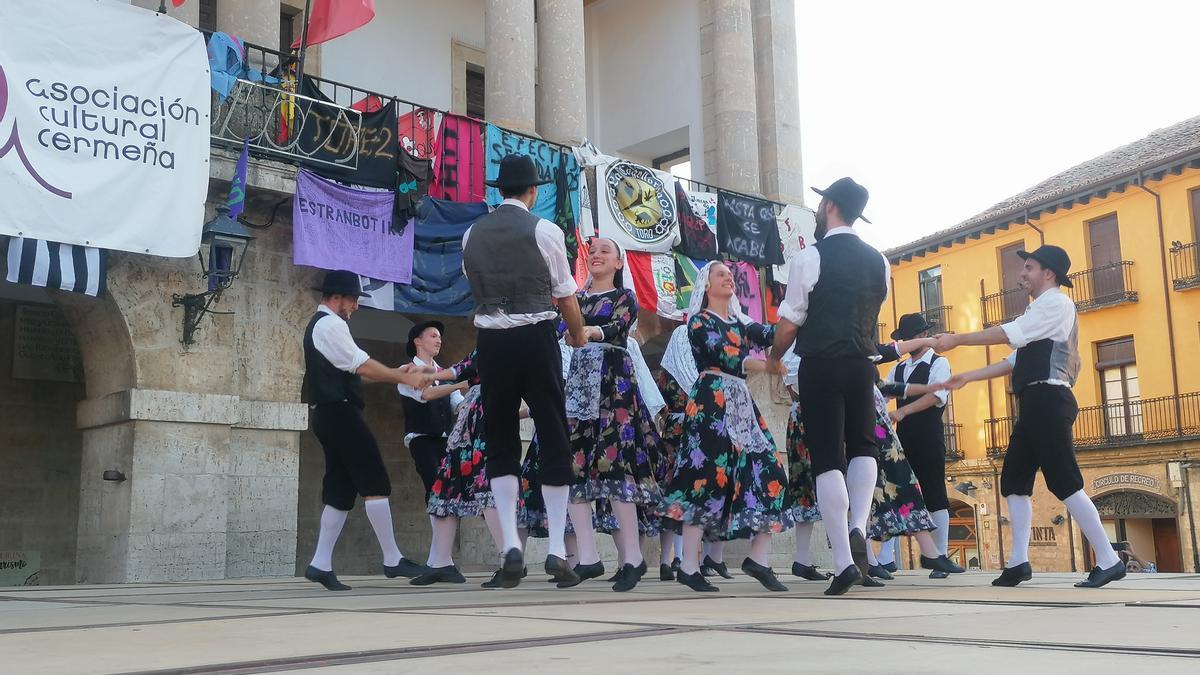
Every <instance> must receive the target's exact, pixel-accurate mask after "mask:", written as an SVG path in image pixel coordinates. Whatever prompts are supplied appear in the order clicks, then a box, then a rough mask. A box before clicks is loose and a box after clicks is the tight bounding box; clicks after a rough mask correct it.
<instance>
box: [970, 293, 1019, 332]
mask: <svg viewBox="0 0 1200 675" xmlns="http://www.w3.org/2000/svg"><path fill="white" fill-rule="evenodd" d="M979 304H980V305H982V308H983V327H984V328H991V327H992V326H999V325H1000V324H1002V323H1007V322H1009V321H1012V320H1013V319H1015V318H1017V317H1018V316H1021V315H1022V314H1024V313H1025V308H1026V307H1028V306H1029V291H1027V290H1025V289H1024V288H1010V289H1008V290H1007V291H1000V292H999V293H992V294H991V295H985V296H983V297H981V298H979Z"/></svg>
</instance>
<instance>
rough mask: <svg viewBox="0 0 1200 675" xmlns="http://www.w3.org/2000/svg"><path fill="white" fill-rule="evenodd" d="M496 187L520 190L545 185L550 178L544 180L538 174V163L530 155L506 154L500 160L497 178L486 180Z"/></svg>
mask: <svg viewBox="0 0 1200 675" xmlns="http://www.w3.org/2000/svg"><path fill="white" fill-rule="evenodd" d="M484 182H485V183H487V184H488V185H490V186H491V187H494V188H504V189H507V190H519V189H521V188H527V187H530V186H533V185H545V184H546V183H549V182H550V180H549V179H546V180H542V177H541V176H539V175H538V169H537V164H535V163H534V161H533V158H532V157H530V156H529V155H516V154H513V155H505V156H504V157H503V158H502V159H501V160H500V173H499V174H497V175H496V179H495V180H489V181H484Z"/></svg>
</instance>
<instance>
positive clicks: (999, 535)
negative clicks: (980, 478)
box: [992, 462, 1007, 567]
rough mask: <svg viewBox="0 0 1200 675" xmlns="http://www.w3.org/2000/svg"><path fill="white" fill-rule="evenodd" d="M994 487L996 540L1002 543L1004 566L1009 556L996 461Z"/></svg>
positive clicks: (994, 465)
mask: <svg viewBox="0 0 1200 675" xmlns="http://www.w3.org/2000/svg"><path fill="white" fill-rule="evenodd" d="M992 488H993V489H994V490H995V495H996V541H997V542H999V544H1000V566H1001V567H1003V566H1004V563H1005V561H1006V560H1007V558H1005V557H1004V523H1003V522H1002V521H1001V520H1000V473H999V472H998V471H996V463H995V462H992Z"/></svg>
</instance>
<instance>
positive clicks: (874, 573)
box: [867, 565, 896, 581]
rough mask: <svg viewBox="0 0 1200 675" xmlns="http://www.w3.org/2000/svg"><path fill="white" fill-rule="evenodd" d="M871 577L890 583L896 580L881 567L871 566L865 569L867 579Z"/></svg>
mask: <svg viewBox="0 0 1200 675" xmlns="http://www.w3.org/2000/svg"><path fill="white" fill-rule="evenodd" d="M871 577H875V578H876V579H883V580H884V581H891V580H892V579H895V578H896V577H894V576H892V573H891V572H889V571H887V570H885V569H884V568H883V565H871V566H870V567H868V568H867V578H868V579H869V578H871Z"/></svg>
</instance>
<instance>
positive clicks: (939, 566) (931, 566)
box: [921, 555, 962, 574]
mask: <svg viewBox="0 0 1200 675" xmlns="http://www.w3.org/2000/svg"><path fill="white" fill-rule="evenodd" d="M921 569H923V570H937V571H938V572H945V573H946V574H957V573H956V572H955V571H954V570H956V569H957V570H959V571H962V568H961V567H959V566H958V565H955V564H954V563H952V562H950V559H949V558H947V557H946V556H944V555H939V556H938V557H936V558H926V557H925V556H921Z"/></svg>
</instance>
